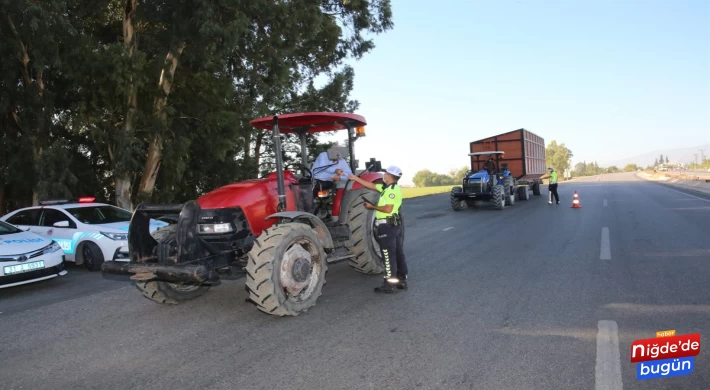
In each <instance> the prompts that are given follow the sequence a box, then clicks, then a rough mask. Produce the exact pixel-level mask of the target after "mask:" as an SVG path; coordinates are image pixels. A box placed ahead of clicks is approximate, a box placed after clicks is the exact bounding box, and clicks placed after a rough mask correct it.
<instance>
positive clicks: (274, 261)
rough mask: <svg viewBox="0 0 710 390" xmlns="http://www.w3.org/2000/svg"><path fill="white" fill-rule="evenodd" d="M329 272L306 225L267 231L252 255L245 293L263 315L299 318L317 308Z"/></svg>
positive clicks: (318, 247) (250, 252)
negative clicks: (313, 307)
mask: <svg viewBox="0 0 710 390" xmlns="http://www.w3.org/2000/svg"><path fill="white" fill-rule="evenodd" d="M327 270H328V264H327V261H326V254H325V251H324V250H323V245H322V244H321V241H320V238H319V237H318V235H317V234H316V232H315V231H314V230H313V229H312V228H311V227H310V226H309V225H307V224H304V223H298V222H296V223H284V224H278V225H276V226H275V227H273V228H271V229H266V230H264V231H263V232H262V234H261V235H260V236H259V238H257V240H256V241H255V242H254V246H253V247H252V249H251V251H249V259H248V263H247V267H246V272H247V275H246V289H247V291H248V292H249V299H250V300H251V301H252V302H253V303H255V304H256V307H257V308H258V309H259V310H261V311H262V312H264V313H267V314H273V315H277V316H285V315H288V316H297V315H299V314H300V313H303V312H305V311H307V310H308V309H309V308H310V307H312V306H314V305H315V304H316V300H317V299H318V297H319V296H321V294H322V289H323V285H324V284H325V273H326V271H327Z"/></svg>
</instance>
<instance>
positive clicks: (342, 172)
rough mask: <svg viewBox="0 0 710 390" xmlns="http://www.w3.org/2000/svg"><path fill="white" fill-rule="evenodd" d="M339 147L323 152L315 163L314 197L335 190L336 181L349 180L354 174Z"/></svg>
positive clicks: (313, 170)
mask: <svg viewBox="0 0 710 390" xmlns="http://www.w3.org/2000/svg"><path fill="white" fill-rule="evenodd" d="M340 149H341V148H339V147H332V148H330V149H329V150H328V151H327V152H322V153H321V154H319V155H318V158H316V161H315V162H314V163H313V169H312V172H313V179H314V180H315V186H314V188H313V197H314V198H315V197H317V196H318V192H319V191H323V190H329V189H331V188H333V186H334V185H335V182H336V181H340V180H343V181H345V180H347V179H348V175H349V174H352V171H351V170H350V166H348V163H347V162H346V161H345V159H344V158H343V157H342V156H343V154H344V152H343V151H342V150H340Z"/></svg>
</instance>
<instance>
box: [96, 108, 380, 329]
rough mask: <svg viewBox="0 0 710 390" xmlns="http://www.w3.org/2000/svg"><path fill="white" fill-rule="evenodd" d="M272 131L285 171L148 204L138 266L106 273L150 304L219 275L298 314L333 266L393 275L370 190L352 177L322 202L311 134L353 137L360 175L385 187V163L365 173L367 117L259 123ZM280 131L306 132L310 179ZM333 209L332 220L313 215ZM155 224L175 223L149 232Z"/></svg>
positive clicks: (142, 213) (262, 302)
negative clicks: (181, 200) (361, 158)
mask: <svg viewBox="0 0 710 390" xmlns="http://www.w3.org/2000/svg"><path fill="white" fill-rule="evenodd" d="M251 124H252V125H253V126H255V127H257V128H261V129H266V130H269V129H272V130H273V137H274V138H273V139H274V146H275V155H276V172H272V173H270V174H269V175H267V176H266V177H264V178H261V179H255V180H247V181H244V182H240V183H235V184H229V185H226V186H224V187H220V188H217V189H215V190H213V191H212V192H210V193H207V194H205V195H204V196H202V197H200V198H199V199H197V200H196V201H189V202H187V203H185V204H182V205H154V204H145V203H142V204H140V205H139V206H138V207H137V208H136V210H135V211H134V213H133V216H132V218H131V223H130V227H129V230H128V244H129V251H130V261H129V262H105V263H104V265H103V267H102V270H103V272H105V273H111V274H123V275H132V276H131V279H132V280H134V281H135V282H136V286H137V287H138V289H139V290H140V291H141V292H142V293H143V295H144V296H146V297H147V298H149V299H151V300H153V301H155V302H159V303H166V304H177V303H180V302H184V301H187V300H191V299H194V298H197V297H199V296H201V295H203V294H205V293H206V292H207V290H208V289H209V288H210V287H212V286H216V285H218V284H219V283H220V279H237V278H240V277H245V278H246V290H247V291H248V293H249V299H248V300H249V301H251V302H252V303H254V304H255V305H256V307H257V308H258V309H259V310H261V311H263V312H265V313H268V314H273V315H279V316H283V315H292V316H295V315H298V314H299V313H302V312H304V311H306V310H308V308H310V307H311V306H313V305H315V303H316V300H317V299H318V297H319V296H320V295H321V290H322V288H323V285H324V284H325V274H326V271H327V268H328V264H329V263H334V262H340V261H346V260H347V261H349V264H350V266H351V267H353V268H354V269H355V270H356V271H359V272H362V273H365V274H379V273H382V272H383V271H384V264H383V261H382V257H381V254H380V248H379V246H378V245H377V242H376V240H375V238H374V235H373V231H374V219H375V212H374V211H373V210H368V209H366V208H365V207H364V205H363V203H364V202H363V196H364V195H365V194H366V193H367V198H368V200H370V201H373V202H377V199H378V198H379V194H378V193H376V192H374V191H368V190H367V189H365V188H363V187H362V186H361V185H359V184H358V183H356V182H353V181H351V180H349V181H342V182H337V181H336V183H338V184H337V185H336V186H335V188H333V189H332V190H330V191H327V192H318V194H317V196H316V197H314V185H315V179H314V177H313V173H312V172H311V170H310V168H309V167H308V162H307V160H308V158H307V156H308V153H307V150H306V134H309V133H319V132H326V131H336V130H347V131H348V140H349V142H348V148H347V150H348V153H349V156H348V157H349V165H350V168H351V170H352V171H353V172H354V173H356V174H358V176H359V177H361V178H363V179H365V180H368V181H372V182H383V174H382V173H381V171H382V167H381V164H380V162H379V161H376V160H375V159H370V161H369V162H368V163H367V164H366V169H365V170H364V171H362V172H357V171H356V168H357V163H356V160H355V156H354V151H353V144H354V143H355V141H356V140H357V139H358V138H359V137H361V136H364V135H365V129H364V126H365V125H366V122H365V118H363V117H362V116H360V115H355V114H348V113H329V112H313V113H297V114H288V115H282V116H273V117H264V118H260V119H255V120H253V121H251ZM281 133H290V134H298V135H299V137H300V140H301V156H302V163H300V164H294V165H296V166H297V167H298V168H299V170H300V171H301V173H302V174H301V175H296V174H294V173H293V172H294V171H296V172H297V171H298V170H293V171H292V170H289V169H285V168H289V167H284V166H283V160H282V158H281V156H282V148H281V142H280V140H281V139H280V136H279V134H281ZM314 202H318V203H319V204H321V205H327V207H328V209H327V210H326V212H325V216H323V217H319V216H316V215H315V214H314V211H315V210H316V209H317V208H319V207H318V206H317V205H316V203H314ZM151 218H158V219H161V220H163V221H166V222H171V223H170V224H169V225H168V226H166V227H164V228H161V229H159V230H156V231H154V232H153V233H150V230H149V222H150V219H151Z"/></svg>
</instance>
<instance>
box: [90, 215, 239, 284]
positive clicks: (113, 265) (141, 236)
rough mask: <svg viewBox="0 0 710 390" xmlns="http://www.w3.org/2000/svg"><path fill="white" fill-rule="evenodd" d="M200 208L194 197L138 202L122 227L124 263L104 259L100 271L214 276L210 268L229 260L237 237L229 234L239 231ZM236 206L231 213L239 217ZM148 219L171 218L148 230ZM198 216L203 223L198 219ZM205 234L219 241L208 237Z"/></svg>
mask: <svg viewBox="0 0 710 390" xmlns="http://www.w3.org/2000/svg"><path fill="white" fill-rule="evenodd" d="M205 211H206V212H203V210H201V208H200V205H199V204H198V203H197V202H195V201H189V202H187V203H185V204H184V205H150V204H145V203H143V204H140V205H139V206H138V208H137V209H136V210H135V211H134V213H133V216H132V217H131V222H130V226H129V228H128V248H129V257H130V262H128V263H124V262H105V263H104V265H103V267H102V271H103V272H105V273H109V274H119V275H133V276H132V279H134V280H158V281H166V282H186V283H203V282H213V281H216V280H218V279H219V277H218V275H217V272H216V270H217V269H220V268H225V267H228V266H230V265H231V263H232V261H233V259H234V257H235V256H234V254H235V251H236V249H238V248H235V246H236V245H235V244H238V243H241V242H242V241H243V240H239V239H237V240H233V238H235V237H234V236H236V235H238V236H244V235H245V234H244V232H243V231H235V229H234V225H235V224H234V223H232V222H233V221H225V222H222V221H220V220H219V218H218V217H219V215H217V216H216V215H214V214H215V212H214V211H213V210H205ZM238 211H239V212H237V213H234V212H233V213H232V214H238V215H237V217H239V216H240V217H241V218H236V219H244V216H243V213H241V210H238ZM222 214H225V213H222ZM225 216H226V217H227V218H226V219H227V220H229V219H232V217H234V215H229V213H227V215H222V217H225ZM216 217H217V218H216ZM152 218H159V219H162V220H163V221H166V222H167V221H170V222H173V223H170V224H169V225H168V226H165V227H163V228H159V229H158V230H156V231H154V232H152V233H151V231H150V224H151V220H152ZM201 220H207V221H208V222H207V223H204V224H200V221H201ZM237 222H238V221H237ZM227 226H229V228H227ZM220 229H221V230H220ZM215 230H220V232H215ZM201 233H202V234H201ZM210 233H212V234H210ZM215 233H216V234H215ZM240 233H241V234H240ZM210 238H211V239H213V240H214V239H215V238H217V239H218V241H220V242H210ZM237 238H238V237H237ZM225 244H226V245H225Z"/></svg>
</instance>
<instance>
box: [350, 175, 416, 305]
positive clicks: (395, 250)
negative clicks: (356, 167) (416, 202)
mask: <svg viewBox="0 0 710 390" xmlns="http://www.w3.org/2000/svg"><path fill="white" fill-rule="evenodd" d="M401 177H402V170H401V169H399V168H398V167H396V166H390V167H388V168H387V169H386V170H385V184H375V183H371V182H369V181H366V180H362V179H360V178H359V177H357V176H355V175H349V176H348V178H349V179H350V180H354V181H356V182H358V183H360V184H362V186H363V187H365V188H368V189H371V190H374V191H378V192H379V193H380V199H379V201H378V202H377V205H374V204H371V203H368V202H365V207H366V208H368V209H370V210H375V228H376V235H377V242H378V243H379V244H380V250H381V252H382V259H383V260H384V263H385V280H384V283H383V285H382V286H380V287H377V288H375V292H384V293H393V292H397V289H401V290H406V289H407V274H408V269H407V260H406V258H405V256H404V248H403V246H404V237H403V235H402V232H401V229H402V219H401V218H400V214H399V210H400V208H401V207H402V190H401V188H400V186H399V185H398V184H397V182H398V181H399V179H400V178H401Z"/></svg>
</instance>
